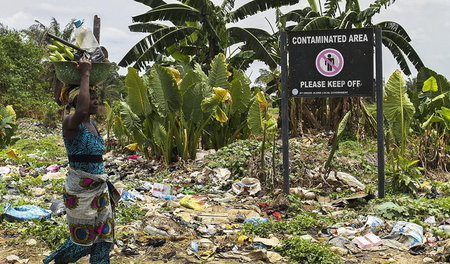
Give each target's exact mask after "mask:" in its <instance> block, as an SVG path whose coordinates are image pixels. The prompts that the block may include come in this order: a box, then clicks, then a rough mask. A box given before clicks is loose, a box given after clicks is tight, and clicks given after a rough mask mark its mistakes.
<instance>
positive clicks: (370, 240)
mask: <svg viewBox="0 0 450 264" xmlns="http://www.w3.org/2000/svg"><path fill="white" fill-rule="evenodd" d="M352 242H353V243H355V244H357V245H358V246H359V247H360V248H362V249H368V248H372V247H376V246H379V245H381V244H383V241H382V240H381V239H380V238H379V237H378V236H376V235H374V234H372V233H369V234H367V235H365V236H360V237H355V238H354V239H353V240H352Z"/></svg>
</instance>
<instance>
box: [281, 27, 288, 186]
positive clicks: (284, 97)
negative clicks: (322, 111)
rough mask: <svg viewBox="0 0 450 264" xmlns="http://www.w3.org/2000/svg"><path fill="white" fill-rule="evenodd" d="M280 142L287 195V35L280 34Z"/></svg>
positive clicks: (284, 33)
mask: <svg viewBox="0 0 450 264" xmlns="http://www.w3.org/2000/svg"><path fill="white" fill-rule="evenodd" d="M280 37H281V40H280V49H281V141H282V143H283V191H284V193H285V194H289V95H288V89H287V82H288V65H287V61H288V59H287V55H288V54H287V34H286V32H281V35H280Z"/></svg>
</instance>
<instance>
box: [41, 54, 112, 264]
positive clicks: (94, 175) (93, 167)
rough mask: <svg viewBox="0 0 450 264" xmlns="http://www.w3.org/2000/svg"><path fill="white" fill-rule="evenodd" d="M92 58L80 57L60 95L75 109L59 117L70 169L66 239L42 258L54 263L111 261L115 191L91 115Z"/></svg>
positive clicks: (95, 104)
mask: <svg viewBox="0 0 450 264" xmlns="http://www.w3.org/2000/svg"><path fill="white" fill-rule="evenodd" d="M91 68H92V65H91V62H90V60H88V59H86V58H81V59H80V61H79V62H78V70H79V72H80V74H81V83H80V86H79V87H71V88H72V89H70V88H69V89H63V91H62V94H61V99H62V101H65V103H67V104H68V106H69V108H70V107H75V112H74V113H73V114H69V115H67V116H66V117H65V118H64V121H63V139H64V145H65V146H66V151H67V155H68V158H69V165H70V167H69V170H68V173H67V179H66V182H65V186H64V195H63V196H64V204H65V206H66V213H67V223H68V225H69V231H70V239H68V240H67V241H66V242H64V244H63V245H62V246H61V247H60V248H59V249H57V250H56V251H55V252H54V253H53V254H51V255H50V256H48V257H47V258H45V259H44V260H43V262H44V263H46V264H47V263H50V262H51V261H52V260H54V261H55V262H54V263H56V264H62V263H74V262H76V261H77V260H78V259H80V258H81V257H83V256H86V255H88V254H90V259H89V261H90V263H94V264H107V263H110V260H109V259H110V257H109V253H110V251H111V249H112V247H113V237H114V219H113V211H112V210H113V207H114V205H115V204H116V203H117V201H118V198H119V197H120V194H119V193H118V192H117V190H115V189H114V187H113V186H112V184H111V183H110V182H109V181H108V179H107V175H106V174H104V165H103V158H102V155H103V153H104V151H105V144H104V142H103V139H102V137H101V136H100V135H99V133H98V130H97V126H96V124H95V122H94V121H92V120H91V118H90V117H91V115H93V114H96V113H97V111H98V105H99V102H98V99H97V95H96V92H95V90H94V89H92V88H90V87H89V78H90V73H91Z"/></svg>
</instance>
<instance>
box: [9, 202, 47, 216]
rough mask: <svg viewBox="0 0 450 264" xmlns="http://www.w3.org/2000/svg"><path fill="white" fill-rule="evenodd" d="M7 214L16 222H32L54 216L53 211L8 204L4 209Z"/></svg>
mask: <svg viewBox="0 0 450 264" xmlns="http://www.w3.org/2000/svg"><path fill="white" fill-rule="evenodd" d="M3 211H4V212H5V214H6V215H7V216H9V217H11V218H12V219H14V220H31V219H39V218H44V217H45V218H48V217H50V215H51V214H52V211H50V210H46V209H43V208H40V207H37V206H35V205H21V206H14V207H13V206H11V205H10V204H9V203H6V205H5V207H4V208H3Z"/></svg>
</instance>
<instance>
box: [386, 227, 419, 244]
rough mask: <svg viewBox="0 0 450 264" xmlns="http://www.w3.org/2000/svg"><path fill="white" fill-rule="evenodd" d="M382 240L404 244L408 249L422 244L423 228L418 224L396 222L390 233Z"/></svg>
mask: <svg viewBox="0 0 450 264" xmlns="http://www.w3.org/2000/svg"><path fill="white" fill-rule="evenodd" d="M383 239H395V240H397V241H399V242H400V243H403V244H406V245H408V246H409V247H412V246H415V245H420V244H423V243H424V242H425V241H424V240H425V237H424V236H423V227H421V226H420V225H418V224H414V223H410V222H405V221H398V222H397V223H394V225H393V226H392V231H391V233H390V234H389V235H387V236H385V237H383Z"/></svg>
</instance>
